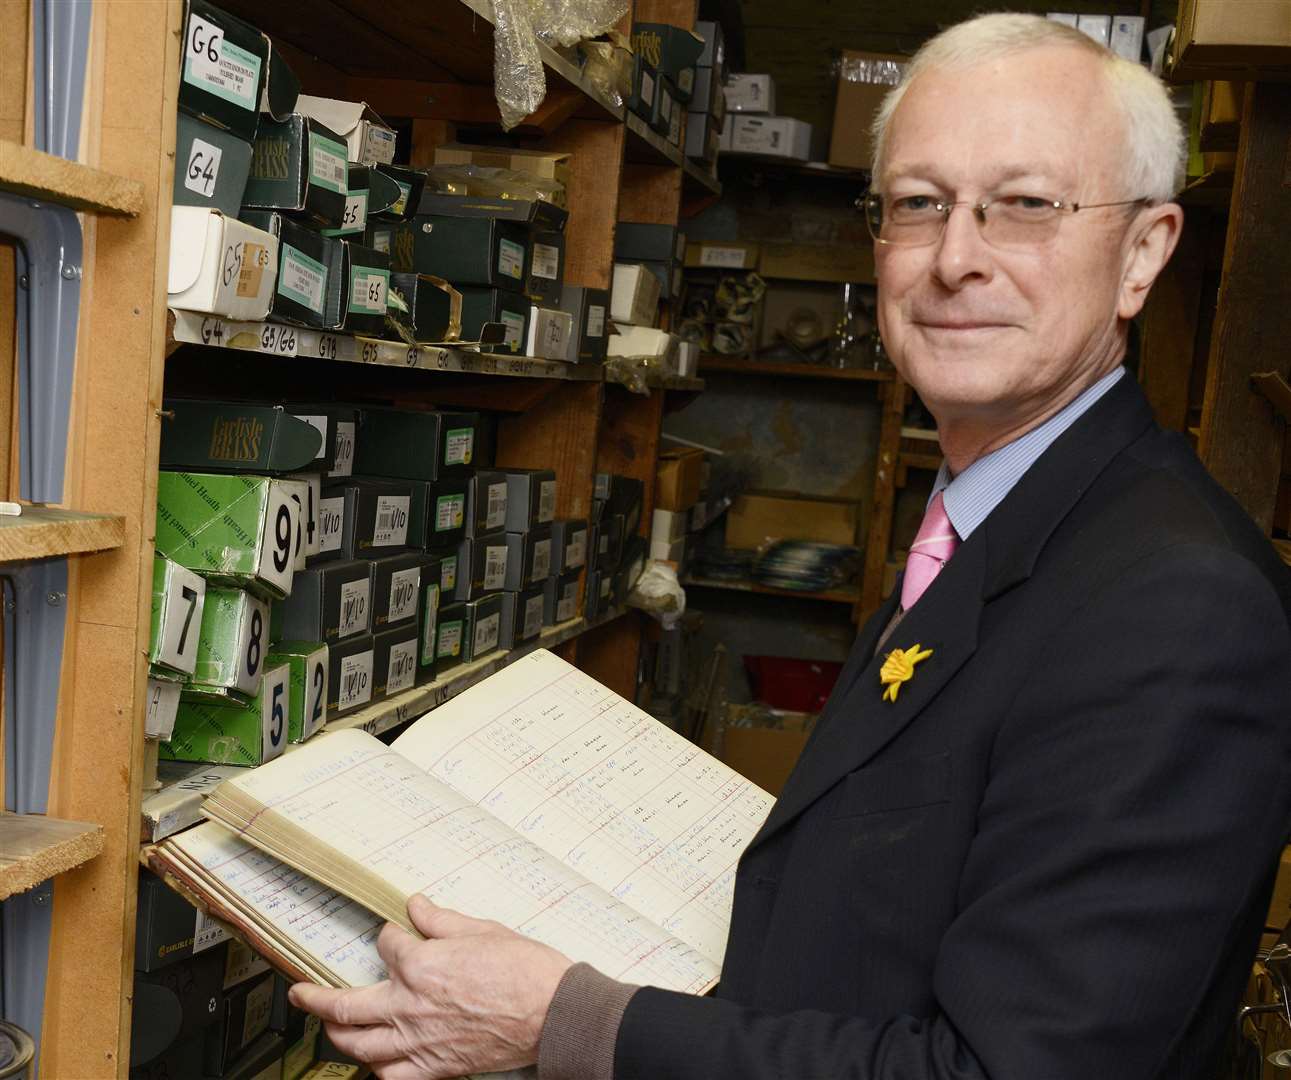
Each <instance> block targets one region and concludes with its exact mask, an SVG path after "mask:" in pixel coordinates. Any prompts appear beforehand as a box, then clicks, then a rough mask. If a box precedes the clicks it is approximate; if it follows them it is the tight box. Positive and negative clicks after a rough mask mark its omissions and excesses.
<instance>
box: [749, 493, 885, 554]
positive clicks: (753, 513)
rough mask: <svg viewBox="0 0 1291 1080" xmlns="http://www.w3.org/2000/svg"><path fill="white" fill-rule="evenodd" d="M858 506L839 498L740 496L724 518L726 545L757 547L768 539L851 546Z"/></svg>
mask: <svg viewBox="0 0 1291 1080" xmlns="http://www.w3.org/2000/svg"><path fill="white" fill-rule="evenodd" d="M859 515H860V507H859V506H858V505H857V504H856V503H853V502H846V501H844V500H841V499H797V498H792V497H790V496H786V495H741V496H739V497H738V498H737V499H736V500H735V502H734V504H733V505H732V506H731V508H730V510H729V511H728V512H727V515H726V546H727V547H731V548H750V549H752V548H760V547H762V546H763V545H764V544H766V543H768V542H770V541H772V540H816V541H820V542H821V543H826V544H855V543H856V534H857V527H858V525H859Z"/></svg>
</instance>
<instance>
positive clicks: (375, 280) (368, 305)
mask: <svg viewBox="0 0 1291 1080" xmlns="http://www.w3.org/2000/svg"><path fill="white" fill-rule="evenodd" d="M337 243H339V244H340V245H341V281H342V282H343V283H344V285H345V290H344V293H345V295H344V300H343V302H342V308H341V312H342V319H341V329H342V330H344V331H345V332H346V333H349V334H367V335H368V336H372V337H380V336H381V335H382V334H384V333H385V330H386V303H387V298H388V296H389V293H390V256H389V255H385V254H383V253H382V252H380V251H377V250H376V249H374V248H370V247H364V246H363V245H362V244H359V243H356V242H354V241H352V240H338V241H337Z"/></svg>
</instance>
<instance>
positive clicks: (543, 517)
mask: <svg viewBox="0 0 1291 1080" xmlns="http://www.w3.org/2000/svg"><path fill="white" fill-rule="evenodd" d="M555 516H556V481H555V480H544V481H543V482H542V483H541V484H540V485H539V487H538V522H539V524H543V525H545V524H546V523H547V522H548V521H550V520H551V519H552V518H554V517H555Z"/></svg>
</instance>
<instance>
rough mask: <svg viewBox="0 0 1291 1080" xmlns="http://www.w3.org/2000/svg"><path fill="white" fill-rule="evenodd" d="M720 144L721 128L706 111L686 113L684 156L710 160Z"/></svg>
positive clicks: (698, 159)
mask: <svg viewBox="0 0 1291 1080" xmlns="http://www.w3.org/2000/svg"><path fill="white" fill-rule="evenodd" d="M721 145H722V129H721V127H720V126H719V125H718V124H717V123H716V122H715V121H714V120H713V118H712V117H711V116H710V115H709V114H708V113H687V114H686V156H687V157H688V158H694V159H695V160H696V161H706V162H712V161H716V160H717V155H718V153H719V151H720V150H721Z"/></svg>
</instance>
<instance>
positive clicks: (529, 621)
mask: <svg viewBox="0 0 1291 1080" xmlns="http://www.w3.org/2000/svg"><path fill="white" fill-rule="evenodd" d="M541 632H542V594H541V593H539V594H538V595H537V596H531V597H529V599H528V600H526V601H525V603H524V629H523V630H522V631H521V635H522V637H523V638H524V640H525V641H528V640H529V639H530V638H535V637H537V636H538V635H539V634H540V633H541Z"/></svg>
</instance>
